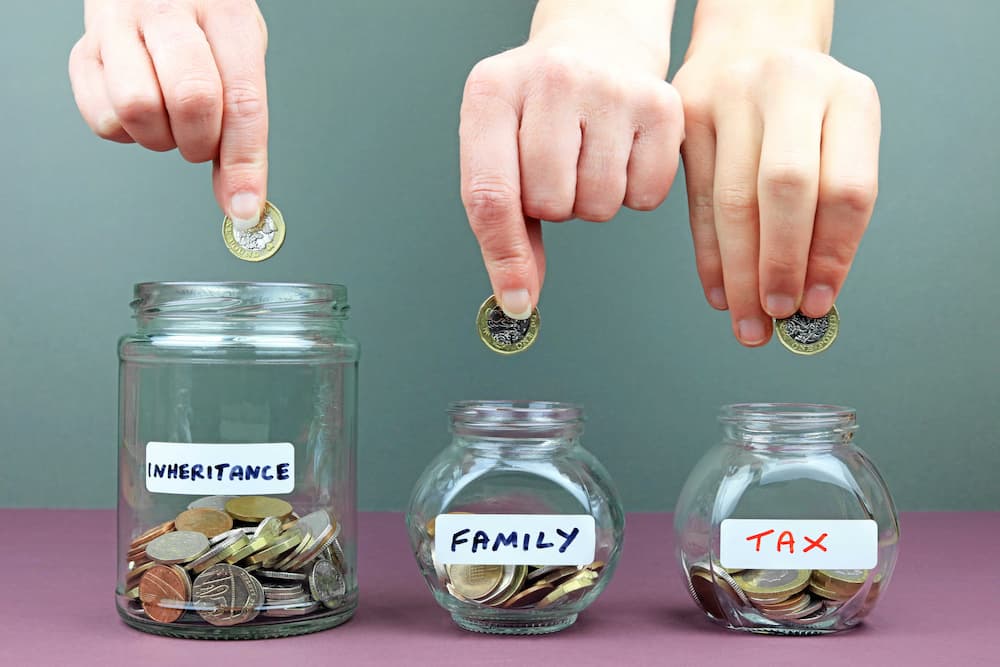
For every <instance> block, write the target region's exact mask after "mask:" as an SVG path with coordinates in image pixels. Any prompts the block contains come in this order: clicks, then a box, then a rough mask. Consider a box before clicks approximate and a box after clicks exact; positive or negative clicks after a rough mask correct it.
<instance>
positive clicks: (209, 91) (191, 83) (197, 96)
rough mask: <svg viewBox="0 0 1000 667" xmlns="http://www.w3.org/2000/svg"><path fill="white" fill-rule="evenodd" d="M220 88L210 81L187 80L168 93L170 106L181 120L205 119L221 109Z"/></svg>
mask: <svg viewBox="0 0 1000 667" xmlns="http://www.w3.org/2000/svg"><path fill="white" fill-rule="evenodd" d="M220 95H221V90H220V86H219V85H218V84H216V83H213V82H211V81H207V80H203V79H196V78H187V79H184V80H182V81H180V82H179V83H178V84H177V85H176V86H175V87H174V89H173V90H172V91H171V93H170V98H171V105H172V106H173V107H174V108H175V109H176V113H177V114H179V115H180V116H181V117H182V118H197V119H201V118H205V117H208V116H211V115H213V114H214V113H215V112H216V111H218V110H219V108H220V107H221V100H220Z"/></svg>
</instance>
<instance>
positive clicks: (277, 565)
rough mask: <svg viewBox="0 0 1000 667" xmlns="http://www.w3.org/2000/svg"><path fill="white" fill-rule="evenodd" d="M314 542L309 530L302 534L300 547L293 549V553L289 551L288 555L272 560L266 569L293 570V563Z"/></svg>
mask: <svg viewBox="0 0 1000 667" xmlns="http://www.w3.org/2000/svg"><path fill="white" fill-rule="evenodd" d="M312 542H313V538H312V535H310V534H309V531H308V530H307V531H305V532H303V533H302V540H301V541H300V542H299V545H298V546H297V547H295V548H294V549H292V550H291V551H289V552H287V553H284V554H282V555H281V556H278V557H276V558H274V559H272V561H271V562H269V563H267V564H266V567H267V568H268V569H270V570H290V569H292V568H290V567H289V565H290V564H291V563H293V562H294V561H295V559H296V558H298V556H299V555H300V554H301V553H302V552H303V551H305V550H306V549H308V548H309V545H310V544H312Z"/></svg>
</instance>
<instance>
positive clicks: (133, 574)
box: [125, 561, 159, 588]
mask: <svg viewBox="0 0 1000 667" xmlns="http://www.w3.org/2000/svg"><path fill="white" fill-rule="evenodd" d="M157 565H159V563H156V562H153V561H149V562H148V563H143V564H142V565H137V566H136V567H134V568H132V569H131V570H129V572H128V574H126V575H125V587H126V588H132V587H133V586H135V585H137V584H138V583H139V580H140V579H142V575H143V574H145V573H146V572H148V571H149V570H150V569H151V568H154V567H156V566H157Z"/></svg>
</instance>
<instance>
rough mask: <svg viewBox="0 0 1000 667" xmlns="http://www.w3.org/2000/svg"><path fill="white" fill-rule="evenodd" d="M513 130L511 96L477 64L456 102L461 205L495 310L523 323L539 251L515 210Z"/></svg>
mask: <svg viewBox="0 0 1000 667" xmlns="http://www.w3.org/2000/svg"><path fill="white" fill-rule="evenodd" d="M519 124H520V118H519V113H518V104H517V100H516V96H515V95H514V94H513V93H512V92H511V91H510V89H509V88H508V87H507V86H506V84H504V82H503V77H502V76H497V73H496V72H494V71H491V68H490V66H484V65H483V63H480V65H478V66H477V67H476V68H474V69H473V71H472V73H471V74H470V75H469V81H468V83H467V84H466V88H465V96H464V98H463V100H462V111H461V124H460V127H459V140H460V163H461V174H462V203H463V204H464V205H465V210H466V214H467V215H468V217H469V225H470V226H471V227H472V231H473V233H474V234H475V235H476V239H477V240H478V241H479V247H480V249H481V250H482V253H483V261H484V262H485V264H486V271H487V273H489V276H490V283H491V284H492V286H493V294H494V295H495V296H496V298H497V301H498V302H499V304H500V307H501V308H502V309H503V311H504V313H506V314H507V316H508V317H512V318H515V319H526V318H528V317H530V316H531V310H532V308H533V307H534V305H535V304H536V303H537V302H538V294H539V291H540V290H541V275H540V272H539V260H540V259H541V258H536V256H535V254H536V252H537V253H538V254H539V255H540V254H541V253H542V246H541V243H540V242H539V239H535V242H534V243H533V242H532V238H530V237H529V234H528V229H527V226H526V221H525V218H524V212H523V210H522V208H521V176H520V167H519V161H518V143H517V141H518V127H519ZM535 236H539V235H537V234H536V235H535Z"/></svg>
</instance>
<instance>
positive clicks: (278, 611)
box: [263, 600, 319, 617]
mask: <svg viewBox="0 0 1000 667" xmlns="http://www.w3.org/2000/svg"><path fill="white" fill-rule="evenodd" d="M318 608H319V603H318V602H314V601H313V600H309V601H308V602H298V603H295V604H283V605H280V606H269V607H268V608H267V609H265V610H264V611H263V615H264V616H272V617H284V616H304V615H305V614H310V613H312V612H314V611H316V609H318Z"/></svg>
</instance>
